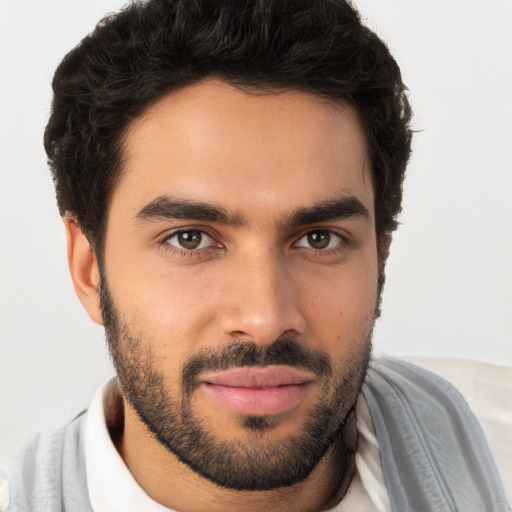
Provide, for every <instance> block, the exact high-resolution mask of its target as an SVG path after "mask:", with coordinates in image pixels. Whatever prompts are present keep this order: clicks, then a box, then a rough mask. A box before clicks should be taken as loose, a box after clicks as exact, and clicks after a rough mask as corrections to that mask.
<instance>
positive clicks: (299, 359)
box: [182, 338, 332, 393]
mask: <svg viewBox="0 0 512 512" xmlns="http://www.w3.org/2000/svg"><path fill="white" fill-rule="evenodd" d="M270 365H287V366H295V367H297V368H301V369H304V370H309V371H310V372H312V373H314V374H315V375H317V376H319V377H330V376H331V375H332V366H331V363H330V361H329V357H328V355H327V354H326V353H325V352H320V351H316V350H312V349H308V348H305V347H303V346H302V345H301V344H300V343H298V342H297V341H296V340H295V339H292V338H278V339H277V340H275V341H274V342H272V343H271V344H270V345H265V346H261V345H257V344H256V343H254V342H241V341H235V342H232V343H229V344H227V345H224V346H222V347H221V348H219V349H204V350H201V351H200V352H199V353H197V354H196V355H195V356H193V357H192V358H190V359H189V361H188V362H187V363H186V364H185V366H184V367H183V371H182V380H183V389H184V390H185V391H186V392H187V393H191V392H192V391H194V389H195V388H196V387H197V386H198V384H199V376H200V375H201V374H202V373H204V372H209V371H222V370H228V369H230V368H236V367H241V366H270Z"/></svg>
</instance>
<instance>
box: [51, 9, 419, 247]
mask: <svg viewBox="0 0 512 512" xmlns="http://www.w3.org/2000/svg"><path fill="white" fill-rule="evenodd" d="M209 77H214V78H217V79H221V80H224V81H226V82H228V83H231V84H234V85H236V86H237V87H241V88H242V89H244V90H247V91H248V92H250V91H254V90H256V91H260V92H261V91H270V92H271V91H272V90H276V89H277V90H283V89H296V90H301V91H305V92H309V93H312V94H315V95H318V96H322V97H325V98H328V99H331V100H334V101H344V102H348V103H349V104H351V105H353V106H354V107H355V108H356V110H357V112H358V114H359V117H360V120H361V122H362V125H363V127H364V130H365V132H366V138H367V143H368V150H369V154H370V158H371V162H372V171H373V182H374V191H375V211H376V231H377V237H379V238H382V237H386V236H387V235H388V234H389V233H390V232H391V231H393V230H394V229H395V228H396V226H397V221H396V218H397V215H398V213H399V212H400V208H401V200H402V182H403V178H404V173H405V168H406V164H407V161H408V158H409V155H410V147H411V129H410V119H411V109H410V106H409V103H408V100H407V96H406V94H405V91H406V88H405V86H404V84H403V83H402V79H401V74H400V69H399V67H398V65H397V63H396V62H395V60H394V59H393V57H392V56H391V55H390V53H389V50H388V48H387V47H386V45H385V44H384V43H383V42H382V41H381V40H380V39H379V38H378V37H377V35H376V34H374V33H373V32H372V31H370V30H369V29H368V28H367V27H365V26H364V25H363V24H362V23H361V20H360V17H359V14H358V13H357V11H356V10H355V8H354V7H353V6H352V5H351V4H350V3H349V2H348V1H344V0H215V1H212V0H146V1H143V0H140V1H135V2H133V3H131V4H129V5H128V6H126V7H125V8H124V9H123V10H121V11H120V12H118V13H116V14H113V15H109V16H106V17H105V18H104V19H103V20H101V21H100V22H99V23H98V25H97V26H96V28H95V30H94V31H93V32H92V33H91V34H90V35H88V36H87V37H85V39H83V40H82V41H81V43H80V44H79V45H78V46H77V47H76V48H74V49H73V50H71V51H70V52H69V53H68V54H67V55H66V56H65V58H64V59H63V61H62V62H61V64H60V65H59V67H58V68H57V71H56V72H55V76H54V79H53V92H54V99H53V103H52V111H51V115H50V119H49V122H48V125H47V127H46V131H45V135H44V145H45V149H46V152H47V155H48V161H49V165H50V168H51V170H52V173H53V179H54V182H55V188H56V195H57V202H58V206H59V210H60V213H61V215H64V214H66V213H70V214H72V215H73V217H74V218H75V219H76V221H77V222H78V224H79V225H80V227H81V228H82V230H83V231H84V233H85V234H86V236H87V237H88V239H89V242H90V243H91V245H92V247H93V249H94V250H96V251H97V252H98V251H101V248H102V244H103V237H104V233H105V227H106V211H107V205H108V201H109V198H110V196H111V194H112V192H113V190H114V188H115V186H116V182H117V180H118V179H119V177H120V174H121V171H122V162H123V136H124V134H125V133H126V131H127V128H128V127H129V125H130V123H131V122H132V121H133V120H134V119H136V118H137V117H139V116H140V115H141V114H142V113H143V112H144V111H145V110H146V109H147V108H148V107H149V106H150V105H151V104H153V103H154V102H155V101H157V100H158V99H159V98H161V97H162V96H164V95H166V94H168V93H170V92H172V91H176V90H178V89H181V88H184V87H186V86H188V85H192V84H194V83H197V82H199V81H201V80H204V79H206V78H209Z"/></svg>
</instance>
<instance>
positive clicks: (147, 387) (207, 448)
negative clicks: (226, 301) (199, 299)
mask: <svg viewBox="0 0 512 512" xmlns="http://www.w3.org/2000/svg"><path fill="white" fill-rule="evenodd" d="M102 277H103V276H102ZM101 283H102V284H101V294H100V295H101V310H102V315H103V321H104V325H105V331H106V336H107V342H108V346H109V351H110V355H111V358H112V361H113V364H114V367H115V369H116V372H117V376H118V380H119V383H120V386H121V390H122V393H123V396H124V398H125V399H126V400H127V401H128V402H129V404H130V405H131V407H132V408H133V409H134V410H135V412H136V413H137V415H138V416H139V418H140V419H141V420H142V422H143V423H144V424H145V425H146V426H147V428H148V429H149V431H150V432H151V433H152V434H153V435H154V437H155V438H156V439H157V440H158V442H159V443H160V444H161V445H162V446H164V447H165V448H166V449H167V450H168V451H169V452H172V453H173V454H174V455H176V456H177V457H178V459H179V460H180V461H181V462H183V463H184V464H186V465H187V466H189V467H190V468H191V469H192V470H194V471H195V472H196V473H198V474H199V475H200V476H202V477H203V478H206V479H207V480H209V481H211V482H213V483H214V484H216V485H218V486H221V487H226V488H229V489H234V490H252V491H256V490H260V491H262V490H271V489H276V488H279V487H285V486H291V485H293V484H296V483H299V482H302V481H304V480H305V479H306V478H307V477H308V476H309V475H310V474H311V472H312V471H313V470H314V469H315V467H316V466H317V465H318V463H319V462H320V460H321V459H322V458H323V456H324V455H325V454H326V452H327V451H328V450H329V448H331V447H333V445H338V448H339V446H343V443H344V435H345V430H349V428H355V427H354V422H353V421H351V420H349V418H352V416H353V415H351V413H352V412H353V409H354V407H355V402H356V400H357V396H358V394H359V392H360V390H361V387H362V384H363V381H364V377H365V375H366V371H367V368H368V364H369V361H370V355H371V328H372V326H371V325H370V326H369V327H367V329H366V331H365V333H364V335H363V336H361V339H360V340H355V341H354V342H353V343H352V344H351V345H350V347H351V348H352V349H353V350H352V354H351V357H349V358H348V361H347V363H346V365H345V367H344V368H341V367H338V366H336V365H334V364H332V362H331V361H330V359H329V357H328V355H327V354H325V353H323V352H320V351H314V350H310V349H307V348H305V347H304V346H303V345H301V344H300V343H299V342H298V341H297V340H295V339H294V338H289V337H286V338H285V337H281V338H278V339H276V340H275V341H274V342H273V343H272V344H271V345H268V346H260V345H257V344H255V343H254V342H251V341H240V340H237V341H232V342H230V343H227V344H225V345H222V346H220V347H219V348H218V349H207V350H206V349H203V350H201V351H199V352H198V353H197V354H196V355H195V356H193V357H192V358H190V359H189V360H188V361H187V362H186V363H185V365H184V366H183V368H182V371H181V390H182V392H181V396H180V397H179V398H175V397H173V396H172V389H170V386H169V384H168V383H166V378H165V376H164V374H163V373H162V372H160V371H159V370H158V367H157V364H156V361H157V359H156V357H155V355H154V353H153V350H152V345H151V339H150V337H144V336H143V335H141V334H139V333H137V334H135V332H136V330H135V329H133V328H132V327H131V326H130V325H129V324H128V323H127V322H125V321H124V319H122V318H121V317H120V315H119V312H118V310H117V309H116V307H115V304H114V302H113V300H112V297H111V294H110V292H109V290H108V287H107V282H106V279H105V278H104V277H103V278H102V280H101ZM139 332H140V331H139ZM269 365H288V366H292V367H296V368H299V369H305V370H309V371H311V372H313V373H314V374H315V375H316V376H317V377H318V378H319V379H318V381H319V382H322V383H323V384H322V385H321V389H320V392H319V396H320V398H319V400H318V401H317V403H316V405H315V406H314V407H313V408H312V409H311V410H310V411H309V416H308V419H307V421H305V422H304V425H302V426H301V428H300V429H298V431H297V432H295V433H294V434H293V435H289V436H288V437H286V438H281V439H279V440H277V441H274V442H272V440H270V439H269V438H268V436H266V435H265V433H266V431H269V430H271V429H272V428H273V427H274V426H276V425H278V424H279V423H280V420H281V416H280V415H279V414H277V415H272V416H252V415H238V416H237V420H238V422H239V424H240V427H241V428H242V429H243V430H244V433H246V434H247V436H244V438H243V439H232V440H228V441H226V440H220V439H218V438H217V437H216V435H215V434H214V432H212V429H211V428H209V427H208V425H207V424H206V422H205V421H204V420H202V419H201V417H200V416H199V415H198V414H196V413H195V412H194V409H193V403H194V400H193V398H194V392H195V390H196V389H197V387H198V386H199V382H200V381H199V377H200V375H201V374H202V373H204V372H206V371H212V370H213V371H215V370H226V369H228V368H234V367H242V366H245V367H247V366H269ZM349 437H353V436H350V433H349ZM349 444H352V446H351V447H349V448H348V450H350V451H351V452H353V451H354V450H355V439H354V441H353V442H352V443H349ZM341 458H342V459H343V458H344V457H341ZM343 471H344V469H343V468H342V467H340V472H343Z"/></svg>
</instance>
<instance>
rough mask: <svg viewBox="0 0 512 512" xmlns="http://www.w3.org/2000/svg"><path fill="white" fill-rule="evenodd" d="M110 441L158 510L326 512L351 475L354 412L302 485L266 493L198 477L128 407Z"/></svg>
mask: <svg viewBox="0 0 512 512" xmlns="http://www.w3.org/2000/svg"><path fill="white" fill-rule="evenodd" d="M118 425H119V423H118ZM112 434H114V433H112ZM112 437H113V440H114V442H115V444H116V447H117V449H118V451H119V453H120V454H121V456H122V457H123V459H124V461H125V463H126V465H127V466H128V468H129V469H130V471H131V473H132V475H133V476H134V478H135V480H136V481H137V482H138V484H139V485H140V486H141V487H142V488H143V489H144V491H145V492H146V493H147V494H148V496H150V497H151V498H152V499H153V500H154V501H156V502H157V503H160V504H161V505H164V506H166V507H169V508H171V509H174V510H180V511H187V512H196V511H198V512H199V511H203V510H210V511H211V512H221V511H222V512H231V511H237V512H251V511H259V510H266V511H269V512H273V511H279V512H287V511H294V512H312V511H321V510H326V509H329V508H331V507H333V506H335V505H336V504H337V503H338V502H339V501H341V499H342V498H343V496H344V495H345V493H346V492H347V489H348V487H349V484H350V482H351V480H352V477H353V474H354V470H355V458H354V455H355V450H356V444H357V431H356V425H355V412H354V411H353V410H352V411H351V413H350V414H349V416H348V417H347V420H346V421H345V423H344V425H343V427H342V428H341V429H340V432H339V435H338V436H337V439H336V441H335V442H334V443H333V445H332V446H331V447H330V448H329V450H328V451H327V453H326V454H325V455H324V457H323V458H322V459H321V461H320V462H319V464H318V465H317V466H316V467H315V469H314V470H313V472H312V473H311V474H310V475H309V477H308V478H307V479H306V480H304V481H303V482H300V483H298V484H294V485H292V486H290V487H281V488H278V489H273V490H270V491H235V490H231V489H226V488H222V487H219V486H217V485H216V484H214V483H212V482H210V481H209V480H206V479H205V478H203V477H201V476H200V475H198V474H197V473H195V472H194V471H192V470H191V469H190V468H189V467H188V466H187V465H185V464H183V463H182V462H181V461H179V460H178V458H177V457H176V456H175V455H174V454H173V453H171V452H169V451H168V450H167V449H166V448H165V447H163V446H162V445H161V444H160V443H159V442H158V441H157V440H156V439H155V438H154V436H153V435H152V434H151V433H150V432H149V431H148V430H147V428H146V426H145V424H144V423H143V422H142V421H141V420H140V418H139V417H138V415H137V414H136V413H135V411H134V410H133V409H132V408H131V406H130V405H129V404H127V403H126V401H124V422H123V428H122V431H119V430H118V431H117V432H116V433H115V435H113V436H112Z"/></svg>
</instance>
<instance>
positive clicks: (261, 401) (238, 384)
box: [201, 365, 315, 416]
mask: <svg viewBox="0 0 512 512" xmlns="http://www.w3.org/2000/svg"><path fill="white" fill-rule="evenodd" d="M314 378H315V377H314V375H313V374H312V373H310V372H308V371H304V370H299V369H297V368H292V367H290V366H284V365H283V366H279V365H273V366H267V367H242V368H232V369H230V370H227V371H224V372H218V373H213V372H212V373H208V374H205V375H203V376H202V378H201V384H202V388H203V389H204V391H205V392H206V393H207V394H208V395H209V397H211V398H213V399H214V400H215V401H216V402H217V403H219V404H220V405H222V406H224V407H227V408H228V409H230V410H231V411H233V412H235V413H238V414H244V415H255V416H268V415H275V414H279V413H280V412H284V411H287V410H290V409H292V408H293V407H295V406H296V405H298V403H299V402H300V401H301V400H302V399H303V397H304V395H305V394H306V393H307V390H308V388H309V387H310V385H311V384H312V382H313V380H314Z"/></svg>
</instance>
